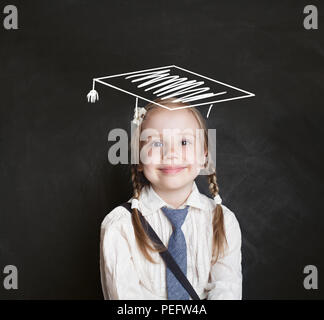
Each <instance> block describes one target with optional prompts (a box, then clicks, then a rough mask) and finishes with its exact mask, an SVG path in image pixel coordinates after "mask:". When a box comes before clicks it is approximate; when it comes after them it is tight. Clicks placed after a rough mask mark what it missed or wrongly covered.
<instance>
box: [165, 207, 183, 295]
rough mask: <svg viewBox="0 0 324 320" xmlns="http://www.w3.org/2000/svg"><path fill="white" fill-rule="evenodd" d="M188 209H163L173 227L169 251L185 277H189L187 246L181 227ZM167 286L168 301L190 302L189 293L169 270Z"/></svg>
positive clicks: (167, 272) (167, 271)
mask: <svg viewBox="0 0 324 320" xmlns="http://www.w3.org/2000/svg"><path fill="white" fill-rule="evenodd" d="M188 207H189V206H186V207H185V208H184V209H171V208H168V207H162V208H161V210H162V211H163V213H164V214H165V215H166V216H167V217H168V219H169V220H170V222H171V224H172V226H173V232H172V234H171V237H170V239H169V244H168V250H169V252H170V254H171V255H172V257H173V258H174V260H175V261H176V262H177V264H178V265H179V267H180V268H181V270H182V272H183V273H184V274H185V275H187V245H186V239H185V237H184V234H183V232H182V230H181V226H182V224H183V222H184V221H185V219H186V216H187V214H188ZM166 284H167V290H168V300H189V294H188V292H187V291H186V290H185V289H184V288H183V286H182V285H181V283H180V282H179V281H178V280H177V278H176V277H175V276H174V274H173V273H172V272H171V270H170V269H169V268H167V270H166Z"/></svg>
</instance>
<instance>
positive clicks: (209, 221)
mask: <svg viewBox="0 0 324 320" xmlns="http://www.w3.org/2000/svg"><path fill="white" fill-rule="evenodd" d="M173 100H174V99H170V98H169V99H165V100H162V99H159V100H157V101H155V102H157V103H159V104H162V105H164V106H165V107H166V108H161V107H159V106H157V105H156V104H153V103H151V104H148V105H147V106H146V107H145V108H141V110H140V112H139V113H138V112H136V115H137V117H136V118H134V120H133V122H134V123H136V125H137V127H136V130H135V133H134V134H133V137H132V143H131V149H132V156H133V155H135V156H134V158H136V154H138V155H140V156H139V161H137V163H135V164H132V165H131V178H132V184H133V190H134V194H133V197H132V198H131V199H130V200H129V201H128V202H129V203H131V204H132V205H131V207H132V210H131V212H132V213H130V212H129V211H128V210H127V209H126V208H125V207H124V206H118V207H116V208H115V209H113V210H112V211H111V212H110V213H109V214H108V215H107V216H106V217H105V219H104V220H103V222H102V224H101V241H100V271H101V284H102V289H103V294H104V298H105V299H113V300H116V299H138V300H154V299H161V300H162V299H169V300H178V299H180V300H188V299H190V296H189V295H188V292H187V291H186V290H185V289H184V288H183V286H182V285H181V284H180V282H179V281H178V280H177V278H175V276H174V274H173V273H172V272H171V271H170V269H169V267H167V266H166V264H165V263H164V261H163V260H162V258H161V256H160V251H162V249H161V248H160V249H159V248H157V247H156V246H154V244H153V243H152V241H151V240H150V238H149V236H148V234H147V232H146V231H145V229H144V228H143V226H142V223H141V219H140V217H141V215H142V216H143V217H144V218H145V219H146V221H147V222H148V223H149V225H150V226H151V227H152V229H153V230H154V231H155V233H156V234H157V235H158V237H159V238H160V239H161V241H162V242H163V244H164V245H165V246H166V247H167V248H168V250H169V252H170V253H171V255H172V256H173V258H174V260H175V261H176V262H177V264H178V265H179V267H180V269H181V270H182V272H183V273H184V274H185V276H186V277H187V279H188V280H189V282H190V283H191V285H192V287H193V288H194V290H195V291H196V293H197V295H198V296H199V298H200V299H208V300H220V299H241V298H242V271H241V231H240V227H239V224H238V221H237V219H236V217H235V215H234V213H233V212H232V211H230V210H229V209H228V208H227V207H226V206H224V205H223V204H222V203H221V202H222V201H221V198H220V196H219V194H218V191H219V190H218V185H217V180H216V170H215V167H214V165H213V162H212V160H211V157H210V154H209V153H208V132H207V128H206V125H205V121H204V119H203V117H202V116H201V114H200V113H199V111H198V110H197V109H196V108H194V107H190V105H189V104H186V103H182V102H172V101H173ZM199 131H200V132H201V131H202V132H203V135H202V136H203V139H200V138H199V135H197V134H196V132H199ZM200 137H201V135H200ZM202 160H203V161H202ZM202 170H208V172H209V174H208V175H207V177H208V184H209V189H210V193H211V196H212V198H210V197H207V196H206V195H203V194H201V193H200V192H199V190H198V188H197V186H196V183H195V179H196V177H197V176H198V175H199V173H200V172H202Z"/></svg>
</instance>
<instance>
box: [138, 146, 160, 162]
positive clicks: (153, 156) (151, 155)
mask: <svg viewBox="0 0 324 320" xmlns="http://www.w3.org/2000/svg"><path fill="white" fill-rule="evenodd" d="M140 159H141V162H142V163H143V164H144V165H145V164H146V165H151V164H153V165H156V164H160V163H161V151H160V149H159V148H152V147H151V146H149V145H147V146H143V148H142V150H141V152H140Z"/></svg>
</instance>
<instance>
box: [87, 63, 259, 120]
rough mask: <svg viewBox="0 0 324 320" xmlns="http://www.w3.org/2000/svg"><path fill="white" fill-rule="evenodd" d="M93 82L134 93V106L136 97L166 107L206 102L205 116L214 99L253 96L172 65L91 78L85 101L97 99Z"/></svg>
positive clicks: (204, 104)
mask: <svg viewBox="0 0 324 320" xmlns="http://www.w3.org/2000/svg"><path fill="white" fill-rule="evenodd" d="M96 84H102V85H105V86H108V87H111V88H114V89H116V90H119V91H122V92H124V93H126V94H129V95H131V96H134V97H135V98H136V104H135V108H136V110H137V105H138V99H142V100H144V101H147V102H150V103H153V104H156V105H158V106H160V107H161V108H166V109H169V110H177V109H183V108H191V107H198V106H209V109H208V113H207V118H208V116H209V113H210V111H211V108H212V106H213V105H214V104H215V103H219V102H224V101H230V100H236V99H243V98H249V97H253V96H255V94H253V93H251V92H248V91H246V90H243V89H240V88H237V87H234V86H232V85H229V84H226V83H224V82H220V81H218V80H214V79H211V78H209V77H206V76H203V75H201V74H198V73H195V72H192V71H189V70H187V69H184V68H180V67H178V66H175V65H171V66H165V67H160V68H153V69H146V70H140V71H134V72H128V73H121V74H116V75H111V76H105V77H99V78H94V79H93V80H92V90H91V91H90V92H89V93H88V95H87V99H88V102H91V103H94V102H96V101H97V100H99V94H98V91H97V90H96V88H95V87H96ZM157 98H160V99H162V101H163V99H170V98H171V99H172V98H174V100H173V102H174V103H177V102H184V103H188V104H189V105H188V106H180V107H174V108H169V107H167V106H165V105H163V104H160V103H157V102H155V101H154V100H156V99H157Z"/></svg>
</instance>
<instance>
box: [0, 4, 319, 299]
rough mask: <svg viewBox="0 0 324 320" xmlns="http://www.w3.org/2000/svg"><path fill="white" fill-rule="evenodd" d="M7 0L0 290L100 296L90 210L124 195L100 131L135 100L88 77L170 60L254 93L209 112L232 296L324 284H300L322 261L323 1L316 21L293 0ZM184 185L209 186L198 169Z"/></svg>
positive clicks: (1, 31)
mask: <svg viewBox="0 0 324 320" xmlns="http://www.w3.org/2000/svg"><path fill="white" fill-rule="evenodd" d="M10 4H13V5H16V6H17V9H18V13H19V28H18V29H17V30H5V28H3V27H2V25H1V27H0V43H1V45H0V99H1V102H0V188H1V189H0V197H1V201H0V270H1V271H2V270H3V268H4V267H5V266H6V265H9V264H10V265H15V266H16V267H17V269H18V271H19V288H18V289H17V290H5V289H4V288H3V287H2V286H1V283H2V281H1V282H0V297H1V298H4V299H86V298H87V299H102V292H101V285H100V275H99V231H100V229H99V228H100V224H101V221H102V219H103V218H104V217H105V215H106V214H107V213H108V212H109V211H110V210H112V209H113V208H114V207H116V206H117V205H119V204H120V203H122V202H124V201H126V200H128V199H129V198H130V197H131V195H132V188H131V184H130V175H129V169H128V167H127V166H125V165H117V166H113V165H111V164H109V163H108V161H107V152H108V149H109V147H110V146H111V145H112V142H108V139H107V135H108V133H109V131H110V130H111V129H113V128H116V127H120V128H125V129H127V130H129V129H130V120H131V118H132V115H133V106H134V99H133V97H130V96H128V95H126V94H123V93H120V92H117V91H115V90H112V89H108V88H107V89H105V90H104V91H102V93H101V97H100V100H99V101H98V102H97V103H96V104H89V103H88V102H87V101H86V94H87V92H88V91H89V89H90V86H91V79H92V78H93V77H95V76H100V75H109V74H118V73H122V72H129V71H133V70H134V71H135V70H141V69H148V68H154V67H159V66H163V65H173V64H175V65H180V66H182V67H185V68H188V69H191V70H193V71H196V72H198V73H201V74H204V75H207V76H209V77H211V78H216V79H218V80H220V81H224V82H225V83H231V84H233V85H237V86H238V87H242V88H244V89H246V90H250V91H252V92H253V93H255V94H256V96H255V97H253V98H249V99H242V100H238V101H229V102H227V103H220V104H218V105H217V106H214V108H213V110H212V112H211V114H210V116H209V118H208V124H209V126H210V127H213V128H216V129H217V174H218V182H219V186H220V192H221V195H222V198H223V202H224V204H225V205H226V206H228V207H229V208H230V209H231V210H232V211H233V212H234V213H235V214H236V217H237V219H238V220H239V222H240V226H241V230H242V235H243V247H242V251H243V278H244V282H243V298H244V299H283V298H287V299H293V298H295V299H301V298H305V299H312V298H323V297H324V294H323V290H322V289H321V284H323V283H320V284H319V289H318V290H306V289H305V288H304V286H303V279H304V277H305V274H303V270H304V267H305V266H306V265H315V266H316V267H317V268H318V272H319V281H321V278H322V276H321V273H322V272H323V270H324V269H323V268H324V258H323V252H324V238H323V227H324V218H323V194H324V192H323V191H324V188H323V175H324V170H323V169H324V168H323V155H322V149H323V133H324V130H323V120H324V118H323V116H324V112H323V100H324V78H323V74H324V36H323V28H324V25H323V24H324V4H323V3H320V1H312V4H313V5H316V6H317V9H318V29H317V30H306V29H305V28H304V26H303V20H304V18H305V14H304V13H303V9H304V7H305V5H307V4H308V3H306V2H305V1H272V2H269V1H260V0H258V1H244V3H243V2H239V1H209V0H208V1H195V0H191V1H163V2H162V1H161V2H158V1H125V0H119V1H33V2H32V3H30V2H26V1H25V2H19V1H10ZM3 6H5V4H3ZM2 9H3V8H1V13H2V12H3V10H2ZM4 17H5V14H2V15H0V19H1V18H4ZM128 106H129V107H128ZM121 110H122V112H121ZM198 186H199V188H200V189H201V191H202V192H204V193H206V194H208V191H207V190H208V188H207V184H206V181H205V180H204V177H201V178H199V179H198ZM2 274H3V273H2V272H1V273H0V277H1V275H2Z"/></svg>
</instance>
